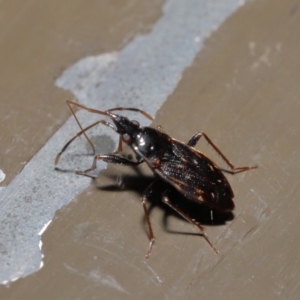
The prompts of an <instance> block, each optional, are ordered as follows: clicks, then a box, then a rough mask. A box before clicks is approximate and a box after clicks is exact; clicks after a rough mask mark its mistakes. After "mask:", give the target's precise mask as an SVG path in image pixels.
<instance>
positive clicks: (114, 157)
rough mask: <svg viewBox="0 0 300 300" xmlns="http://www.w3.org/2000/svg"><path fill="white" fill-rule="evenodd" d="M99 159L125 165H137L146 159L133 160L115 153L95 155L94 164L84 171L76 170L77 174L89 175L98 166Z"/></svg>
mask: <svg viewBox="0 0 300 300" xmlns="http://www.w3.org/2000/svg"><path fill="white" fill-rule="evenodd" d="M97 160H103V161H105V162H107V163H111V164H117V165H125V166H137V165H139V164H141V163H142V162H143V161H144V160H143V159H141V160H139V161H131V160H128V159H126V158H124V157H121V156H118V155H115V154H105V155H96V156H95V157H94V161H93V164H92V166H91V167H90V168H89V169H87V170H84V171H76V174H78V175H87V173H89V172H91V171H93V170H95V169H96V168H97Z"/></svg>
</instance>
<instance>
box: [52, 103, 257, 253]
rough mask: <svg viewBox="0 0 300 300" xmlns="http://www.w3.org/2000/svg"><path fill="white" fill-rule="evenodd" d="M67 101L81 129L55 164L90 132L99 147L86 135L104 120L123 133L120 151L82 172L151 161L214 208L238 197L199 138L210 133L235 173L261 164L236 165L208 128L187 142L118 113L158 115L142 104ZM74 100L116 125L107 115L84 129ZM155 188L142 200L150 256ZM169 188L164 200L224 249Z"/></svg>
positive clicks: (183, 190) (153, 167)
mask: <svg viewBox="0 0 300 300" xmlns="http://www.w3.org/2000/svg"><path fill="white" fill-rule="evenodd" d="M67 104H68V106H69V108H70V109H71V111H72V113H73V115H74V117H75V119H76V122H77V123H78V125H79V127H80V129H81V131H79V132H78V133H77V134H76V135H75V136H74V137H73V138H72V139H70V140H69V141H68V142H67V143H66V145H65V146H64V147H63V148H62V150H61V151H60V152H59V153H58V154H57V156H56V159H55V165H56V164H57V163H58V161H59V159H60V157H61V155H62V153H63V152H64V151H65V150H66V149H67V148H68V146H69V145H70V144H71V143H72V142H73V141H74V140H75V139H76V138H78V137H79V136H81V135H84V136H85V137H86V139H87V141H88V142H89V143H90V145H91V147H92V148H93V150H94V152H95V149H94V146H93V143H92V142H91V141H90V139H89V138H88V136H87V135H86V131H88V130H89V129H90V128H92V127H94V126H96V125H98V124H103V125H105V126H107V127H109V128H111V129H112V130H114V131H115V132H116V133H117V134H119V144H118V148H117V150H116V151H115V152H113V153H112V154H104V155H95V157H94V160H93V164H92V166H91V168H89V169H87V170H84V171H77V172H76V174H81V175H87V174H88V173H89V172H91V171H92V170H94V169H96V164H97V161H99V160H103V161H105V162H107V163H113V164H120V165H127V166H137V165H139V164H141V163H143V162H145V163H146V164H147V165H148V166H149V168H150V169H151V170H152V171H153V173H154V174H155V175H156V176H157V177H158V178H159V179H162V180H164V181H165V182H167V183H168V184H169V186H171V187H173V188H175V189H176V190H177V191H179V192H180V193H181V194H183V195H184V196H185V197H186V198H188V199H190V200H192V201H195V202H198V203H202V204H205V205H207V206H209V207H210V208H211V209H217V210H224V211H225V210H233V209H234V202H233V200H232V199H233V197H234V194H233V191H232V189H231V187H230V185H229V182H228V181H227V179H226V177H225V176H224V175H223V173H222V171H221V169H220V168H219V167H218V166H217V165H216V164H215V163H214V162H213V161H212V160H211V159H209V158H208V157H207V156H206V155H205V154H203V153H202V152H200V151H198V150H196V149H195V148H194V147H195V146H196V144H197V142H198V141H199V140H200V138H201V137H204V138H205V140H206V141H207V142H208V143H209V145H210V146H212V148H213V149H214V150H215V151H216V152H217V153H218V154H219V155H220V156H221V158H222V159H223V160H224V162H225V163H226V164H227V165H228V166H229V168H230V169H231V171H230V173H232V174H234V173H238V172H243V171H247V170H250V169H255V168H257V166H250V167H235V166H234V165H233V164H232V163H230V161H229V160H228V159H227V158H226V157H225V156H224V155H223V154H222V152H221V151H220V150H219V149H218V148H217V146H215V145H214V144H213V142H212V141H211V140H210V139H209V137H208V136H207V135H206V134H205V133H203V132H197V133H196V134H194V135H193V136H192V137H191V138H190V140H189V141H188V142H187V143H183V142H180V141H178V140H176V139H174V138H172V137H170V136H169V135H167V134H166V133H165V132H163V130H162V127H161V126H158V127H157V129H155V128H152V127H141V126H140V124H139V123H138V122H137V121H135V120H129V119H128V118H127V117H124V116H122V115H119V114H116V113H115V112H116V111H126V110H127V111H134V112H138V113H141V114H143V115H144V116H145V117H146V118H148V119H150V120H153V118H152V117H151V116H150V115H149V114H148V113H147V112H145V111H142V110H140V109H137V108H124V107H116V108H112V109H109V110H106V111H101V110H96V109H92V108H88V107H85V106H83V105H81V104H78V103H76V102H73V101H69V100H68V101H67ZM72 105H74V106H76V107H78V108H81V109H84V110H86V111H88V112H91V113H96V114H100V115H104V116H107V117H109V118H110V120H111V121H112V122H113V124H111V123H109V122H107V121H105V120H99V121H97V122H95V123H93V124H91V125H90V126H88V127H86V128H82V126H81V124H80V122H79V121H78V119H77V117H76V115H75V113H74V110H73V109H72ZM122 143H125V144H127V145H128V146H129V147H130V148H131V149H132V150H133V152H134V153H135V155H136V159H137V160H136V161H132V160H129V159H127V158H124V157H121V156H119V155H117V154H118V153H120V152H121V151H122ZM152 188H153V183H152V184H151V185H150V186H149V187H148V188H147V189H146V190H145V191H144V193H143V195H142V205H143V208H144V212H145V218H146V222H147V226H148V230H149V240H150V241H149V247H148V250H147V254H146V258H148V257H149V256H150V253H151V249H152V246H153V243H154V234H153V230H152V225H151V222H150V218H149V214H148V211H147V205H146V204H147V199H148V197H149V195H150V194H151V192H152ZM168 191H169V189H167V190H166V191H165V192H164V193H163V195H162V201H163V202H164V203H165V204H167V205H168V206H169V207H170V208H171V209H173V210H174V211H175V212H177V213H178V214H179V215H181V216H182V217H183V218H184V219H186V220H187V221H188V222H190V223H191V224H193V225H195V226H196V227H198V228H199V230H200V232H201V235H202V236H203V237H204V238H205V240H206V241H207V242H208V244H209V245H210V246H211V247H212V249H213V250H214V251H215V252H216V253H218V250H217V249H216V248H215V246H214V245H213V243H212V242H211V241H210V239H209V237H208V235H207V233H206V232H205V230H204V228H203V227H202V226H201V225H200V224H199V222H196V221H195V220H194V219H192V218H191V217H189V215H188V214H187V213H186V212H185V211H184V210H183V209H181V208H179V207H178V206H175V205H174V204H173V203H172V200H171V199H169V197H168Z"/></svg>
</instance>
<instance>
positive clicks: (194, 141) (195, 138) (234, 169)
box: [187, 132, 257, 174]
mask: <svg viewBox="0 0 300 300" xmlns="http://www.w3.org/2000/svg"><path fill="white" fill-rule="evenodd" d="M202 136H203V137H204V138H205V139H206V141H207V142H208V143H209V144H210V145H211V146H212V147H213V148H214V150H215V151H216V152H217V153H218V154H219V155H220V156H221V157H222V159H223V160H224V161H225V162H226V164H227V165H228V166H229V168H230V169H231V173H232V174H235V173H239V172H243V171H248V170H251V169H256V168H257V166H250V167H248V166H247V167H235V166H234V165H233V164H232V163H231V162H230V161H229V160H228V159H227V158H226V157H225V155H224V154H223V153H222V152H221V151H220V149H219V148H218V147H217V146H216V145H215V144H214V143H213V142H212V141H211V139H210V138H209V137H208V136H207V135H206V134H205V133H204V132H197V133H196V134H194V135H193V136H192V138H191V139H190V140H189V141H188V143H187V145H188V146H190V147H194V146H195V145H196V144H197V142H198V141H199V140H200V138H201V137H202Z"/></svg>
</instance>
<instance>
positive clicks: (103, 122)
mask: <svg viewBox="0 0 300 300" xmlns="http://www.w3.org/2000/svg"><path fill="white" fill-rule="evenodd" d="M98 124H103V125H105V126H107V127H110V128H111V129H113V130H114V131H116V129H115V127H114V126H113V125H112V124H110V123H108V122H106V121H104V120H100V121H97V122H95V123H93V124H92V125H90V126H88V127H86V128H84V129H82V130H81V131H79V132H78V133H77V134H76V135H75V136H74V137H72V138H71V139H70V140H69V141H68V142H67V143H66V144H65V145H64V146H63V148H62V150H61V151H60V152H59V153H58V154H57V155H56V158H55V162H54V163H55V165H57V163H58V161H59V159H60V156H61V155H62V153H63V152H65V151H66V149H67V148H68V147H69V145H70V144H71V143H72V142H73V141H74V140H75V139H76V138H78V137H80V136H81V135H82V134H85V132H86V131H87V130H89V129H91V128H92V127H94V126H96V125H98Z"/></svg>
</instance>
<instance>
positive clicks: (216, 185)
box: [156, 139, 234, 210]
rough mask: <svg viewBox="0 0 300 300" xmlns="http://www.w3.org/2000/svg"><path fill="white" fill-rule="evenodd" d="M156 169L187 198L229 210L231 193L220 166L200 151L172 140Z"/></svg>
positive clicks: (231, 203)
mask: <svg viewBox="0 0 300 300" xmlns="http://www.w3.org/2000/svg"><path fill="white" fill-rule="evenodd" d="M171 145H172V147H171V149H168V151H167V152H165V153H164V155H163V158H162V159H161V164H160V166H159V167H158V168H157V169H156V172H157V173H158V174H159V175H160V176H161V177H162V178H163V179H164V180H166V181H168V182H169V183H170V184H171V185H172V186H174V187H175V188H176V189H177V190H178V191H179V192H180V193H182V194H183V195H185V196H186V197H187V198H189V199H191V200H194V201H200V202H202V203H204V204H206V205H208V206H210V207H212V208H215V209H220V210H232V209H233V208H234V203H233V201H232V198H233V197H234V194H233V192H232V189H231V187H230V185H229V183H228V181H227V179H226V177H225V176H224V175H223V173H222V172H221V170H220V168H219V167H218V166H217V165H216V164H215V163H214V162H212V161H211V160H210V159H209V158H208V157H206V156H205V155H204V154H203V153H201V152H200V151H197V150H196V149H194V148H193V147H189V146H187V145H186V144H183V143H182V142H180V141H177V140H174V139H172V142H171Z"/></svg>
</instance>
